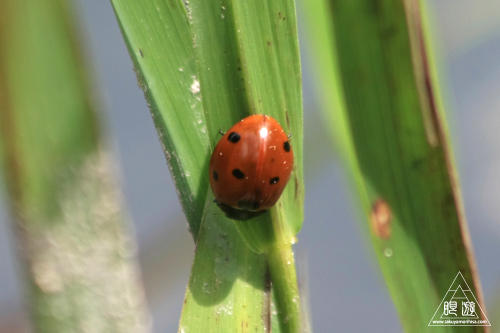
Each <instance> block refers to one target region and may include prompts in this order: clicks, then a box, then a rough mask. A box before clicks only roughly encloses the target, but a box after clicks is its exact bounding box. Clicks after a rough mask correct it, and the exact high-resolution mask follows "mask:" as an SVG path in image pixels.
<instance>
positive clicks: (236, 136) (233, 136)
mask: <svg viewBox="0 0 500 333" xmlns="http://www.w3.org/2000/svg"><path fill="white" fill-rule="evenodd" d="M227 139H228V140H229V141H230V142H232V143H236V142H238V141H240V139H241V136H240V135H239V134H238V133H236V132H231V133H229V135H228V137H227Z"/></svg>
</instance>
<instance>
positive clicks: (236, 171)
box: [233, 169, 245, 179]
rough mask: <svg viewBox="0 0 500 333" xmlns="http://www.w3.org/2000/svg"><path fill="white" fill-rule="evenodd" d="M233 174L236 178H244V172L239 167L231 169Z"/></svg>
mask: <svg viewBox="0 0 500 333" xmlns="http://www.w3.org/2000/svg"><path fill="white" fill-rule="evenodd" d="M233 176H234V177H235V178H237V179H243V178H245V174H244V173H243V172H242V171H241V170H240V169H234V170H233Z"/></svg>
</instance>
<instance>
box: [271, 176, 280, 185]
mask: <svg viewBox="0 0 500 333" xmlns="http://www.w3.org/2000/svg"><path fill="white" fill-rule="evenodd" d="M279 181H280V177H273V178H271V181H270V182H269V184H271V185H274V184H276V183H278V182H279Z"/></svg>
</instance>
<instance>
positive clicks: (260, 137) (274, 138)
mask: <svg viewBox="0 0 500 333" xmlns="http://www.w3.org/2000/svg"><path fill="white" fill-rule="evenodd" d="M221 134H222V132H221ZM292 169H293V151H292V147H291V146H290V142H289V141H288V136H287V135H286V133H285V131H284V130H283V128H282V127H281V125H280V124H279V123H278V122H277V121H276V120H275V119H274V118H272V117H270V116H266V115H262V114H258V115H252V116H249V117H246V118H244V119H242V120H240V121H239V122H238V123H236V124H235V125H234V126H233V127H231V129H229V131H227V132H226V133H225V134H223V136H222V138H221V139H220V140H219V142H218V143H217V146H215V149H214V151H213V153H212V157H211V159H210V166H209V173H210V174H209V176H210V186H211V187H212V191H213V192H214V195H215V202H216V203H217V205H218V206H219V207H220V209H221V210H222V211H223V212H224V213H225V214H226V215H227V216H228V217H229V218H232V219H235V220H243V221H244V220H248V219H251V218H253V217H255V216H257V215H260V214H262V213H264V212H265V211H266V210H267V209H268V208H270V207H272V206H274V204H275V203H276V201H278V199H279V197H280V196H281V193H282V192H283V190H284V189H285V185H286V183H287V182H288V180H289V179H290V175H291V173H292Z"/></svg>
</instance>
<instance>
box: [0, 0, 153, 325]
mask: <svg viewBox="0 0 500 333" xmlns="http://www.w3.org/2000/svg"><path fill="white" fill-rule="evenodd" d="M73 21H74V18H73V17H72V15H71V14H70V12H69V8H68V3H67V2H65V1H59V0H47V1H43V2H39V1H25V0H6V1H2V2H0V147H1V149H0V153H1V154H0V156H1V161H2V171H3V175H4V177H5V182H6V185H7V190H8V195H9V197H8V199H9V201H10V205H11V212H12V216H13V220H14V222H15V223H16V224H15V226H14V228H13V229H15V230H16V236H17V239H16V241H17V242H18V248H19V249H20V257H19V259H20V260H21V263H22V268H23V269H24V272H25V275H26V277H27V282H26V283H25V287H26V291H25V293H24V295H25V296H26V300H25V301H26V303H27V305H28V308H29V311H30V315H31V319H32V323H31V326H32V328H33V330H34V331H37V332H74V331H88V332H145V331H147V323H146V318H145V317H146V314H145V308H144V302H143V299H142V295H143V291H142V290H141V288H140V287H139V284H138V279H137V272H136V269H135V263H134V262H133V260H132V258H133V253H134V249H133V241H132V240H131V239H130V238H129V236H128V235H127V230H126V223H125V221H126V218H125V216H124V214H123V210H124V209H123V207H122V206H121V204H122V202H121V197H120V193H119V191H118V189H117V186H116V184H115V183H114V180H113V179H114V175H115V172H114V168H113V167H112V166H111V165H110V161H109V156H107V154H105V153H104V152H103V151H102V147H100V146H101V144H102V142H101V135H100V133H99V128H98V127H99V125H98V117H97V116H96V108H95V106H94V105H93V104H92V103H91V99H92V97H91V94H90V89H89V84H88V81H87V78H86V75H85V70H84V66H83V64H82V61H81V57H82V52H81V50H80V46H79V45H78V44H77V40H78V38H77V34H76V33H75V30H74V27H73Z"/></svg>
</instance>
